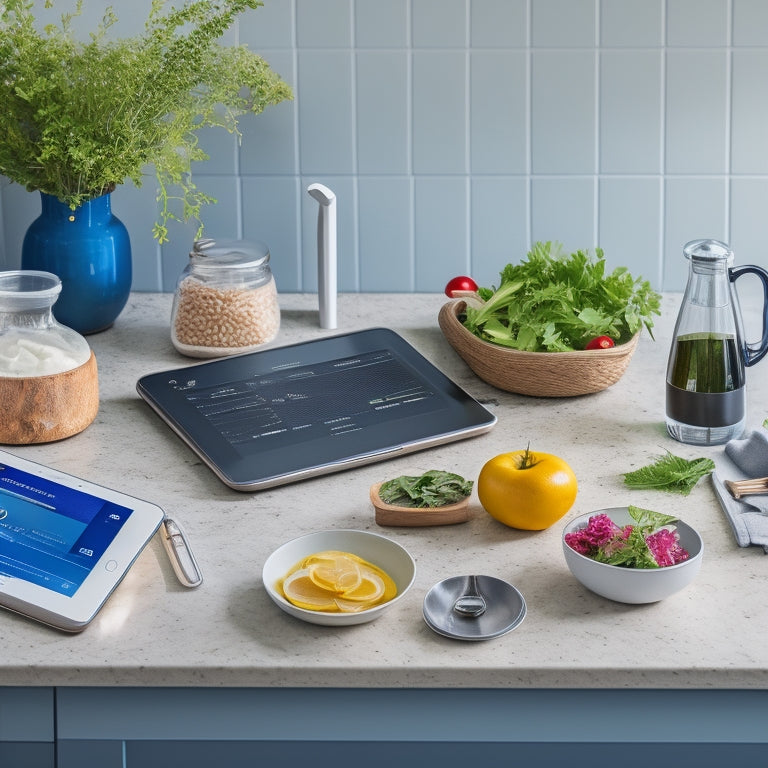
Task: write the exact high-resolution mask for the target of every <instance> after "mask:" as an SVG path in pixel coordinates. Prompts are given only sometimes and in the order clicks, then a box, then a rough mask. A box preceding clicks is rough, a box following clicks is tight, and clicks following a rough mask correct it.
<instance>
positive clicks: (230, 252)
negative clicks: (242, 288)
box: [189, 237, 269, 268]
mask: <svg viewBox="0 0 768 768" xmlns="http://www.w3.org/2000/svg"><path fill="white" fill-rule="evenodd" d="M189 258H190V259H192V260H193V261H194V262H195V264H200V265H206V264H210V265H211V266H219V267H234V268H237V267H261V266H265V265H266V264H268V263H269V248H267V246H266V245H265V244H264V243H262V242H260V241H258V240H228V239H224V240H214V239H213V238H212V237H206V238H202V239H200V240H195V244H194V246H193V248H192V252H191V253H190V254H189Z"/></svg>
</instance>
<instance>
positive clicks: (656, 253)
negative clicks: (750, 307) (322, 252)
mask: <svg viewBox="0 0 768 768" xmlns="http://www.w3.org/2000/svg"><path fill="white" fill-rule="evenodd" d="M36 2H37V4H40V5H41V4H42V2H43V0H36ZM60 2H61V0H59V2H58V3H57V6H58V5H59V4H60ZM150 2H151V0H132V2H131V4H130V11H131V12H130V14H125V9H127V8H128V4H127V3H125V2H123V3H119V4H117V12H118V15H119V16H120V15H121V13H122V14H123V15H127V16H129V18H128V19H127V20H126V24H127V25H128V27H127V31H128V32H129V33H130V32H133V31H135V30H136V28H137V26H138V22H137V19H139V18H142V19H143V17H144V15H145V14H146V12H147V11H148V9H149V6H150ZM110 4H113V5H114V2H113V0H85V13H86V14H88V16H90V17H92V18H93V19H97V18H100V17H101V15H102V13H103V11H104V9H105V8H106V7H107V6H108V5H110ZM120 6H122V8H121V7H120ZM121 20H122V19H121ZM227 42H240V43H244V44H247V45H249V46H250V47H251V48H253V49H254V50H256V51H258V52H259V53H260V54H261V55H263V56H264V58H265V59H266V60H267V61H269V63H270V64H271V66H272V67H273V68H274V69H275V70H276V71H278V72H279V73H280V74H281V75H282V76H283V78H284V79H285V80H287V81H288V82H289V83H290V84H291V85H292V86H293V88H294V91H295V96H296V98H295V100H294V101H293V102H285V103H282V104H280V105H278V106H275V107H271V108H269V109H267V111H265V112H264V113H263V114H262V115H259V116H258V117H252V116H249V117H246V118H244V119H243V121H242V124H241V129H242V137H241V139H240V141H238V140H237V138H235V137H233V136H230V135H229V134H227V133H226V132H225V131H216V130H213V129H211V130H208V131H206V132H205V133H204V134H203V135H202V136H201V141H202V144H203V147H204V149H205V150H206V152H207V153H208V154H209V155H210V159H209V160H207V161H205V162H202V163H199V164H198V165H197V166H196V167H195V168H194V171H195V179H196V183H197V184H198V186H199V187H200V188H202V189H203V190H204V191H206V192H208V193H210V194H211V195H213V196H214V197H216V198H217V199H218V203H217V204H215V205H210V206H207V207H206V208H205V209H204V212H203V219H204V224H205V234H206V235H208V236H212V237H242V238H249V239H257V240H263V241H264V242H266V243H267V244H268V245H269V248H270V251H271V252H272V265H273V268H274V272H275V276H276V280H277V283H278V288H279V290H281V291H284V292H293V291H314V290H316V288H317V263H316V259H317V250H316V229H315V228H316V221H317V203H316V202H315V201H314V200H312V199H311V198H310V197H309V196H308V194H307V191H306V190H307V187H308V186H309V184H311V183H313V182H321V183H323V184H325V185H326V186H328V187H330V188H331V189H332V190H333V191H334V192H335V193H336V196H337V214H338V248H339V251H338V258H339V270H340V272H339V287H340V289H341V290H342V291H352V292H354V291H374V292H375V291H383V292H391V291H405V292H411V291H427V292H431V291H442V289H443V286H444V285H445V283H446V281H447V280H448V279H449V278H450V277H452V276H453V275H454V274H458V273H469V274H472V275H473V276H474V277H475V278H476V279H477V280H478V282H480V283H481V284H485V285H491V284H494V283H496V282H497V280H498V273H499V271H500V270H501V268H502V267H503V266H504V264H506V263H507V262H510V261H517V260H519V259H520V258H522V257H523V256H524V255H525V253H526V251H527V250H528V248H529V247H530V244H531V243H532V242H533V241H535V240H555V241H559V242H561V243H563V245H564V246H565V248H567V249H569V250H570V249H576V248H590V249H594V248H595V247H596V246H600V247H602V248H604V250H605V252H606V258H607V259H608V262H609V265H610V266H612V267H613V266H619V265H625V266H627V267H629V269H630V270H631V271H632V272H633V273H636V274H638V275H643V276H644V277H647V278H648V279H649V280H650V281H651V282H652V283H653V285H654V287H656V288H658V289H662V290H681V289H682V288H683V286H684V281H685V276H686V264H685V263H684V260H683V258H682V247H683V245H684V244H685V242H687V241H688V240H691V239H694V238H699V237H714V238H718V239H722V240H725V241H726V242H728V243H730V244H731V246H732V247H733V248H734V250H735V251H736V259H737V263H758V264H763V265H768V256H766V255H765V251H764V250H763V248H764V243H765V242H766V241H767V240H768V216H767V215H766V207H767V206H768V2H766V0H265V4H264V7H262V8H259V9H257V10H254V11H249V12H247V13H246V14H244V15H243V16H242V17H241V18H240V20H239V22H238V25H237V27H236V28H235V29H233V30H231V31H230V32H229V33H228V36H227ZM39 205H40V204H39V198H38V196H37V195H36V194H30V193H28V192H26V191H25V190H24V189H22V188H20V187H19V186H18V185H14V184H10V183H9V182H8V181H7V180H5V179H2V180H1V181H0V213H1V216H0V268H3V269H12V268H16V267H17V266H18V264H19V258H20V249H21V241H22V239H23V236H24V233H25V231H26V228H27V226H28V225H29V223H30V222H31V221H32V220H33V219H34V218H35V217H36V216H37V214H38V212H39ZM156 207H157V204H156V202H155V188H154V177H153V175H152V174H151V170H149V171H148V173H147V176H146V183H145V184H144V185H143V186H142V187H141V188H136V187H134V186H133V185H123V186H121V187H119V188H118V190H117V191H116V193H115V194H114V195H113V210H114V212H115V213H116V214H117V215H118V216H119V217H120V218H121V219H122V220H123V221H124V222H125V224H126V226H127V227H128V229H129V232H130V234H131V241H132V245H133V252H134V289H135V290H139V291H170V290H173V288H174V286H175V282H176V279H177V277H178V275H179V273H180V272H181V270H182V268H183V267H184V265H185V263H186V260H187V253H188V250H189V248H190V246H191V244H192V241H193V238H194V236H195V226H194V225H193V224H191V223H189V224H179V223H175V224H174V225H173V226H172V227H171V231H170V236H171V241H170V242H169V243H166V244H164V245H162V246H159V245H158V244H157V243H156V242H155V241H154V240H153V239H152V234H151V228H152V223H153V221H154V217H155V213H156Z"/></svg>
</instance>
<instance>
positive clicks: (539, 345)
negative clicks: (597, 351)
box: [463, 242, 661, 352]
mask: <svg viewBox="0 0 768 768" xmlns="http://www.w3.org/2000/svg"><path fill="white" fill-rule="evenodd" d="M478 295H479V297H480V299H482V300H483V305H482V306H480V307H475V306H470V305H469V304H468V305H467V308H466V315H465V317H464V318H463V323H464V326H465V327H466V328H467V329H469V330H470V331H471V332H472V333H474V334H475V335H476V336H478V337H479V338H481V339H483V340H485V341H489V342H492V343H494V344H499V345H502V346H505V347H511V348H512V349H519V350H524V351H529V352H566V351H572V350H577V349H578V350H581V349H584V348H585V347H586V346H587V344H588V343H589V342H590V340H592V339H594V338H595V337H597V336H609V337H610V338H611V339H613V340H614V341H615V343H616V344H621V343H624V342H626V341H628V340H629V339H630V338H631V337H632V336H634V334H635V333H637V332H638V331H639V330H640V329H641V328H642V327H643V326H645V327H646V328H647V329H648V331H649V333H651V336H653V333H652V331H651V328H652V327H653V322H652V316H653V315H658V314H660V304H661V297H660V295H659V294H658V293H656V292H655V291H653V290H652V288H651V285H650V283H649V282H648V281H646V280H642V279H640V278H634V277H632V275H631V274H630V273H629V271H628V270H627V269H626V268H625V267H617V268H616V269H614V270H613V271H612V272H610V273H609V272H608V271H607V268H606V263H605V258H604V255H603V251H602V250H601V249H600V248H597V249H596V256H594V257H593V256H591V255H590V254H589V253H588V252H586V251H576V253H572V254H570V255H566V254H563V253H562V252H561V248H560V246H559V245H557V244H555V245H553V244H552V243H550V242H547V243H540V242H539V243H535V244H534V246H533V248H532V249H531V251H530V253H528V255H527V257H526V258H525V259H524V260H523V261H522V262H521V263H519V264H508V265H507V266H506V267H504V269H503V270H502V272H501V282H500V284H499V287H498V288H479V289H478Z"/></svg>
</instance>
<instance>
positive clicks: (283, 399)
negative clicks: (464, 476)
mask: <svg viewBox="0 0 768 768" xmlns="http://www.w3.org/2000/svg"><path fill="white" fill-rule="evenodd" d="M176 387H177V388H178V389H179V390H180V391H182V392H183V393H184V397H185V400H186V401H187V402H188V403H189V404H190V405H191V406H192V407H193V408H195V409H196V410H197V412H198V413H199V414H200V415H201V416H202V417H203V418H204V419H205V420H206V421H207V422H208V423H209V424H210V425H211V427H212V429H213V430H215V431H216V432H218V433H219V434H220V435H221V436H222V437H223V438H224V439H225V440H226V441H227V442H228V443H229V445H230V446H232V447H234V448H235V450H237V451H239V452H241V453H252V452H255V451H260V450H264V449H266V448H267V447H268V446H269V447H274V446H277V445H281V444H286V443H296V442H305V441H307V440H313V439H322V438H329V439H337V438H340V437H343V436H345V435H349V434H350V433H352V432H358V431H360V430H365V429H368V428H370V427H372V426H374V425H377V424H382V423H384V422H389V423H391V421H392V420H393V419H402V418H408V417H409V416H415V415H419V414H425V413H427V412H429V411H432V410H434V409H436V408H439V407H440V405H441V403H440V400H439V398H438V396H437V394H436V392H435V391H434V389H433V388H430V387H429V386H428V385H427V384H426V383H425V382H424V381H420V380H419V379H417V378H416V377H415V376H414V375H413V374H412V373H410V372H409V371H408V370H407V369H406V368H405V367H404V365H403V364H402V363H401V362H400V361H398V360H397V359H396V358H395V357H394V355H393V353H392V352H391V351H389V350H386V349H379V350H375V351H372V352H364V353H363V354H360V355H354V356H352V357H345V358H340V359H336V360H328V361H320V362H318V363H315V364H313V365H303V366H302V365H299V366H295V367H294V366H288V367H286V368H284V369H280V368H278V369H277V370H273V371H270V372H269V373H266V374H261V375H259V374H254V375H252V376H250V377H249V378H247V379H241V380H239V381H234V382H230V383H227V384H225V385H214V386H212V387H197V386H196V383H192V384H189V383H183V384H177V385H176Z"/></svg>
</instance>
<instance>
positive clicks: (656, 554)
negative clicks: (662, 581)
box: [645, 528, 688, 568]
mask: <svg viewBox="0 0 768 768" xmlns="http://www.w3.org/2000/svg"><path fill="white" fill-rule="evenodd" d="M645 543H646V544H647V545H648V549H650V550H651V554H652V555H653V559H654V560H655V561H656V562H657V563H658V564H659V567H660V568H664V567H665V566H667V565H676V564H677V563H682V562H683V561H684V560H687V559H688V552H686V551H685V549H683V547H681V546H680V537H679V536H678V534H677V531H671V530H669V528H660V529H659V530H658V531H656V532H655V533H652V534H650V535H649V536H646V537H645Z"/></svg>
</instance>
